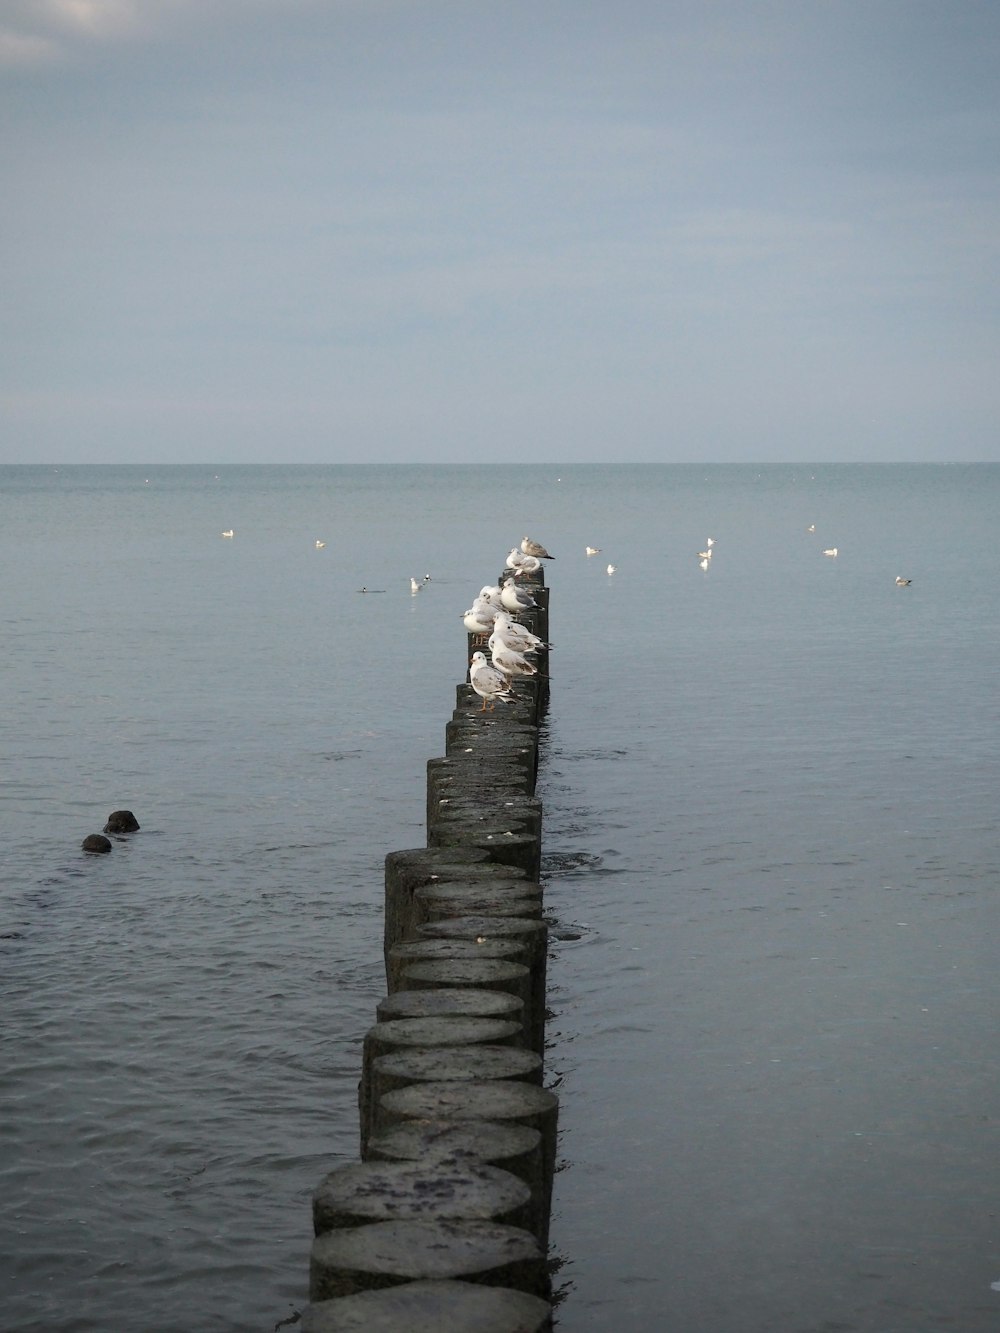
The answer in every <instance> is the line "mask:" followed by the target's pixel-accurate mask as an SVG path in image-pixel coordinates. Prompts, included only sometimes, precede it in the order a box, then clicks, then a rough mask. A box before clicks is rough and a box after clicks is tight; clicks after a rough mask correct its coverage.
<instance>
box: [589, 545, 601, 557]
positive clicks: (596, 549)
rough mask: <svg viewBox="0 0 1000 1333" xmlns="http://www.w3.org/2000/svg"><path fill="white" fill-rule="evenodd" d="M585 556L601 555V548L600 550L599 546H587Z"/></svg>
mask: <svg viewBox="0 0 1000 1333" xmlns="http://www.w3.org/2000/svg"><path fill="white" fill-rule="evenodd" d="M587 554H588V555H600V554H601V548H600V547H599V546H588V547H587Z"/></svg>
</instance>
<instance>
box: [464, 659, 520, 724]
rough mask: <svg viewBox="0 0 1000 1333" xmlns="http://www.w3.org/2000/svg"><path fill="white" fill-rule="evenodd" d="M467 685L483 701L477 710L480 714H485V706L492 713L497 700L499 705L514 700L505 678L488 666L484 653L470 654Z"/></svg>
mask: <svg viewBox="0 0 1000 1333" xmlns="http://www.w3.org/2000/svg"><path fill="white" fill-rule="evenodd" d="M469 684H470V685H471V686H472V688H473V689H474V690H475V692H476V693H477V694H478V695H479V697H480V699H482V701H483V706H482V708H481V709H480V710H479V711H480V712H481V713H485V712H486V705H487V704H489V706H490V711H491V712H492V711H493V709H494V708H495V707H496V701H497V700H498V699H499V700H500V702H501V703H509V702H510V700H511V699H513V698H514V694H513V692H512V690H511V688H510V682H509V681H508V679H507V677H506V676H505V675H504V674H503V672H502V671H498V670H497V668H496V667H493V666H490V664H489V663H488V662H487V660H486V654H485V653H473V654H472V662H471V664H470V666H469Z"/></svg>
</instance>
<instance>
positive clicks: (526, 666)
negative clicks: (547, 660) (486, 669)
mask: <svg viewBox="0 0 1000 1333" xmlns="http://www.w3.org/2000/svg"><path fill="white" fill-rule="evenodd" d="M490 656H491V657H492V658H493V665H494V666H495V667H496V668H497V670H498V671H502V672H503V674H504V675H505V676H506V677H507V679H508V680H511V679H512V678H513V677H515V676H537V675H538V667H536V666H535V664H534V663H533V662H529V661H528V659H527V658H526V657H525V655H524V653H519V652H517V651H516V650H515V649H514V648H508V647H507V646H506V645H505V644H503V643H498V644H497V645H496V647H495V648H491V649H490Z"/></svg>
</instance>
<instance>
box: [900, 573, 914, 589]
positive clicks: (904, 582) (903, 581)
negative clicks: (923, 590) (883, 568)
mask: <svg viewBox="0 0 1000 1333" xmlns="http://www.w3.org/2000/svg"><path fill="white" fill-rule="evenodd" d="M912 582H913V580H912V579H904V578H903V577H902V575H899V574H897V576H896V587H897V588H908V587H909V586H910V584H911V583H912Z"/></svg>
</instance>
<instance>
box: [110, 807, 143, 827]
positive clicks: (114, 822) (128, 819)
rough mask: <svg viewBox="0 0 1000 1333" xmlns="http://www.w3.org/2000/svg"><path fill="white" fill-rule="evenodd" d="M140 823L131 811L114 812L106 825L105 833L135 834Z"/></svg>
mask: <svg viewBox="0 0 1000 1333" xmlns="http://www.w3.org/2000/svg"><path fill="white" fill-rule="evenodd" d="M138 827H139V821H138V820H137V819H136V817H135V815H134V814H133V813H132V811H131V810H112V812H111V814H110V815H108V822H107V823H106V824H105V825H104V832H105V833H135V832H136V830H137V829H138Z"/></svg>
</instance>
